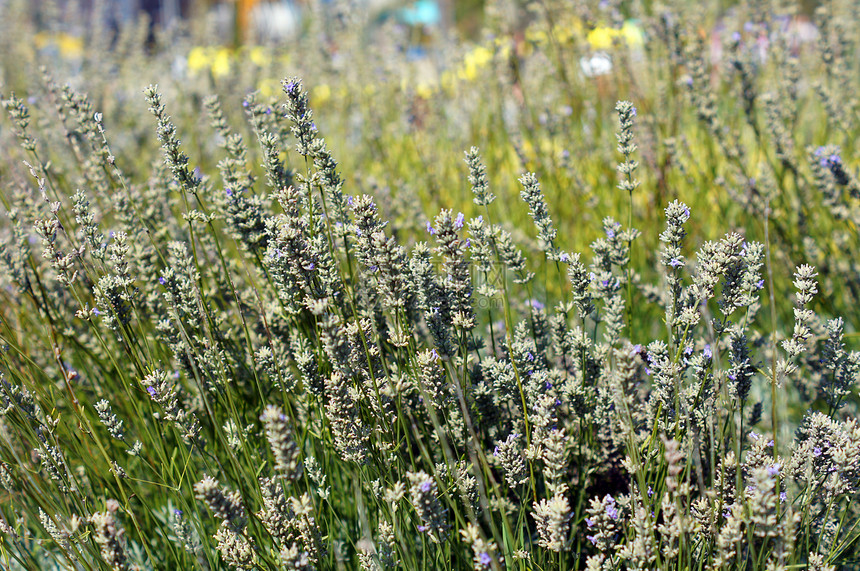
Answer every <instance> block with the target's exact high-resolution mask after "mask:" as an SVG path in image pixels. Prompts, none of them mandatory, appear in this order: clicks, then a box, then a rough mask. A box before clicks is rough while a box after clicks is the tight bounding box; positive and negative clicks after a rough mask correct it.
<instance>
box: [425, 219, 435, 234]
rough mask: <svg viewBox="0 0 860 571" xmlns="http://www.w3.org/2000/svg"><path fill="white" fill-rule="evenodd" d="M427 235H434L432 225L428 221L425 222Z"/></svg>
mask: <svg viewBox="0 0 860 571" xmlns="http://www.w3.org/2000/svg"><path fill="white" fill-rule="evenodd" d="M427 233H428V234H430V235H431V236H432V235H434V234H436V230H435V229H434V228H433V225H432V224H430V221H429V220H428V221H427Z"/></svg>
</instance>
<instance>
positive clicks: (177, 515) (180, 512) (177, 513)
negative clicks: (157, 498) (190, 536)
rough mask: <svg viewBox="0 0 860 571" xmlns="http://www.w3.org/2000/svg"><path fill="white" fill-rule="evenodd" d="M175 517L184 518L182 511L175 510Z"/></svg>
mask: <svg viewBox="0 0 860 571" xmlns="http://www.w3.org/2000/svg"><path fill="white" fill-rule="evenodd" d="M173 515H175V516H176V517H180V516H182V510H173Z"/></svg>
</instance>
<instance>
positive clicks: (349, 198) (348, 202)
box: [346, 196, 352, 206]
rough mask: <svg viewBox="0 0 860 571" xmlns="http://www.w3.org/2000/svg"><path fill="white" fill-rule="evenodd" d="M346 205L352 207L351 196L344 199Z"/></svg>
mask: <svg viewBox="0 0 860 571" xmlns="http://www.w3.org/2000/svg"><path fill="white" fill-rule="evenodd" d="M346 203H347V204H349V205H350V206H352V196H347V197H346Z"/></svg>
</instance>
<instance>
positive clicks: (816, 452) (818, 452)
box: [812, 446, 822, 458]
mask: <svg viewBox="0 0 860 571" xmlns="http://www.w3.org/2000/svg"><path fill="white" fill-rule="evenodd" d="M821 453H822V452H821V447H820V446H816V447H815V448H813V449H812V455H813V456H815V457H816V458H818V457H819V456H821Z"/></svg>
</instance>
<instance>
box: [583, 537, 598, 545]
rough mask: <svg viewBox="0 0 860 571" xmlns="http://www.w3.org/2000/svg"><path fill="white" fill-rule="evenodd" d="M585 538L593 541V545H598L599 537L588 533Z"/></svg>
mask: <svg viewBox="0 0 860 571" xmlns="http://www.w3.org/2000/svg"><path fill="white" fill-rule="evenodd" d="M585 539H587V540H588V541H590V542H591V544H592V545H597V538H596V537H595V536H593V535H586V536H585Z"/></svg>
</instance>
